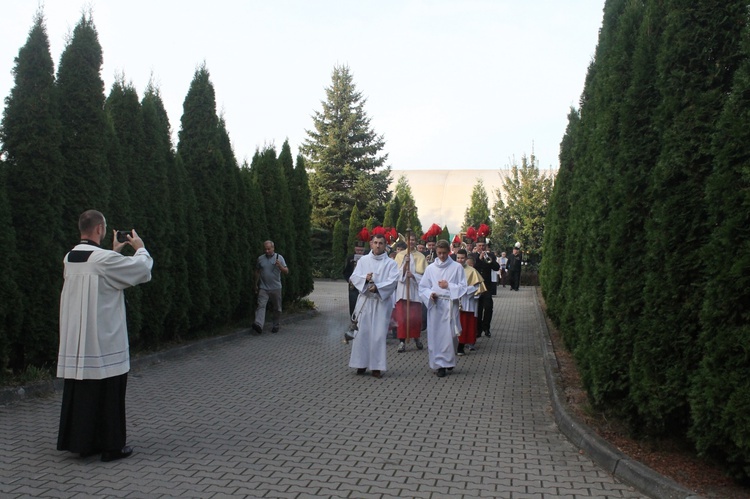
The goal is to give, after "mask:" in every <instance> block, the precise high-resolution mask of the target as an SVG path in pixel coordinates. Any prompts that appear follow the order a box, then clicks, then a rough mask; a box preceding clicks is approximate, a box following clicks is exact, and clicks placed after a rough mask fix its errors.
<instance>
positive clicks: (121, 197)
mask: <svg viewBox="0 0 750 499" xmlns="http://www.w3.org/2000/svg"><path fill="white" fill-rule="evenodd" d="M104 110H105V112H106V113H107V124H108V130H107V132H108V135H109V140H108V161H109V169H110V178H111V179H112V185H113V186H116V187H115V188H114V190H113V193H114V196H115V200H116V202H115V203H114V204H113V209H112V213H111V214H109V215H107V224H108V226H109V227H110V228H112V229H118V230H129V229H132V228H135V227H136V220H135V219H134V218H133V213H132V210H131V207H132V206H135V203H132V202H131V195H130V191H131V189H130V176H131V175H133V177H136V176H137V175H138V174H140V173H142V172H140V171H139V170H140V169H141V168H143V167H144V166H145V165H144V164H143V156H142V151H143V141H144V133H143V116H142V114H141V104H140V102H139V99H138V94H137V92H136V90H135V88H134V87H133V85H132V84H128V83H126V82H125V77H124V75H120V76H118V77H117V78H116V79H115V82H114V84H113V85H112V89H111V90H110V93H109V96H107V99H106V101H105V103H104ZM137 187H140V186H137ZM133 192H134V193H135V192H137V190H136V189H133ZM137 229H138V232H139V234H140V235H142V236H143V237H144V238H145V241H148V235H147V234H146V233H145V232H143V228H142V227H140V226H138V227H137ZM124 251H128V252H129V251H130V250H129V249H128V248H127V247H126V248H125V249H124ZM144 287H148V285H146V286H143V287H142V286H136V287H132V288H129V289H127V290H125V296H126V300H127V302H128V314H127V322H128V336H129V338H131V340H132V341H133V343H135V344H138V342H139V340H140V333H141V331H140V330H141V325H142V324H143V317H142V296H143V288H144Z"/></svg>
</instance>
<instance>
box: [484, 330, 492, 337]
mask: <svg viewBox="0 0 750 499" xmlns="http://www.w3.org/2000/svg"><path fill="white" fill-rule="evenodd" d="M484 334H485V336H487V337H488V338H492V335H491V334H490V332H489V331H485V333H484Z"/></svg>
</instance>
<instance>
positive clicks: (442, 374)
mask: <svg viewBox="0 0 750 499" xmlns="http://www.w3.org/2000/svg"><path fill="white" fill-rule="evenodd" d="M437 377H438V378H445V368H444V367H441V368H440V369H438V370H437Z"/></svg>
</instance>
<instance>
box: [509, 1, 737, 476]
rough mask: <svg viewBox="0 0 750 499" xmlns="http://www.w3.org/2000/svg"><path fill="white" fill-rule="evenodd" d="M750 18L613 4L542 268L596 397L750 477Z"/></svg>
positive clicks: (563, 162) (638, 426)
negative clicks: (749, 349)
mask: <svg viewBox="0 0 750 499" xmlns="http://www.w3.org/2000/svg"><path fill="white" fill-rule="evenodd" d="M748 29H750V28H748V18H747V5H746V3H744V2H740V1H732V2H719V1H718V0H717V1H710V2H699V3H691V2H685V1H682V0H672V1H666V2H662V1H657V0H651V1H646V2H630V1H627V0H610V1H608V2H607V3H606V5H605V10H604V23H603V26H602V29H601V32H600V38H599V45H598V46H597V51H596V55H595V57H594V61H593V62H592V64H591V66H590V67H589V72H588V74H587V77H586V83H585V87H584V91H583V94H582V96H581V108H580V111H576V110H573V111H572V112H571V114H570V116H569V124H568V129H567V131H566V134H565V137H564V138H563V142H562V144H561V149H560V172H559V174H558V176H557V181H556V185H555V189H554V191H553V194H552V197H551V198H550V209H549V214H548V217H547V220H546V222H547V231H546V233H545V235H544V260H543V262H542V266H541V279H542V285H543V288H544V289H543V291H544V295H545V299H546V301H547V305H548V311H549V314H550V316H551V318H552V319H553V320H554V321H555V322H556V323H557V324H558V325H559V327H560V329H561V331H562V333H563V337H564V338H565V341H566V344H567V345H568V346H569V347H570V348H571V349H572V350H573V351H574V353H575V356H576V359H577V361H578V365H579V368H580V369H581V372H582V376H583V380H584V383H585V384H586V387H587V389H588V391H589V394H590V397H591V400H592V402H593V403H594V404H595V405H597V406H600V407H606V408H607V410H610V411H612V412H614V413H616V414H619V415H621V416H624V417H625V418H626V419H627V420H629V422H630V424H631V427H632V429H633V431H635V432H638V433H645V434H649V435H665V434H675V435H678V436H681V437H686V436H687V437H688V438H690V439H692V440H693V441H694V442H695V444H696V447H697V449H698V450H699V451H700V452H701V453H703V454H704V455H707V456H710V457H712V458H714V459H717V460H719V461H720V462H723V463H724V464H725V465H726V466H727V468H728V470H729V471H730V472H731V473H732V474H733V475H734V476H736V477H738V478H743V479H747V478H748V477H749V476H750V464H748V463H750V430H748V428H750V403H749V402H748V401H749V400H750V382H748V379H750V368H749V367H748V366H750V364H749V363H748V356H747V344H748V341H749V339H750V327H749V326H748V324H750V314H748V313H747V310H748V308H750V299H749V298H748V297H749V296H750V294H748V289H750V281H748V275H750V271H749V270H750V256H749V255H750V245H748V244H747V241H748V240H749V239H750V238H749V237H748V236H749V235H750V234H748V227H750V218H748V213H750V210H748V207H749V206H750V198H748V195H747V192H750V170H748V167H747V164H748V158H750V149H748V144H750V135H749V134H748V131H747V126H746V123H747V121H748V119H750V98H748V95H750V92H749V91H748V88H750V65H748V61H750V50H749V49H748V47H750V42H749V41H748V39H750V34H748V32H747V30H748ZM743 31H744V36H745V40H744V45H742V44H741V43H740V40H741V39H742V33H743ZM508 205H512V202H511V201H508ZM501 208H503V209H505V206H504V205H502V206H501Z"/></svg>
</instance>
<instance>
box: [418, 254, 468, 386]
mask: <svg viewBox="0 0 750 499" xmlns="http://www.w3.org/2000/svg"><path fill="white" fill-rule="evenodd" d="M435 249H436V253H437V258H435V261H434V263H433V264H432V265H429V266H428V267H427V270H425V273H424V275H423V276H422V280H421V281H420V283H419V296H420V298H421V299H422V302H423V303H424V304H425V306H426V307H427V351H428V353H429V359H430V360H429V362H430V369H437V372H436V374H437V375H438V376H439V377H441V378H442V377H444V376H445V375H446V371H451V370H453V368H454V367H456V346H455V341H456V338H457V337H458V336H459V335H460V334H461V321H460V319H459V314H458V312H459V299H460V298H461V297H462V296H463V295H465V294H466V287H467V285H466V274H465V272H464V268H463V267H462V266H461V264H459V263H456V262H455V261H454V260H453V259H452V258H450V244H448V241H445V240H440V241H438V243H437V245H436V246H435Z"/></svg>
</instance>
